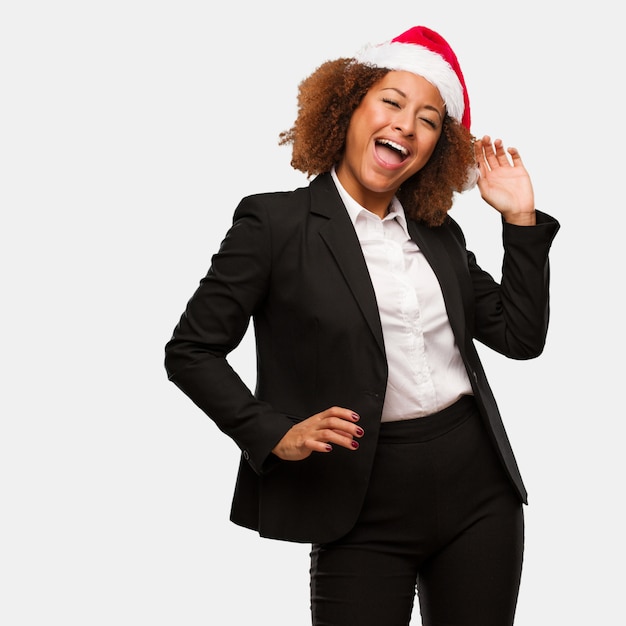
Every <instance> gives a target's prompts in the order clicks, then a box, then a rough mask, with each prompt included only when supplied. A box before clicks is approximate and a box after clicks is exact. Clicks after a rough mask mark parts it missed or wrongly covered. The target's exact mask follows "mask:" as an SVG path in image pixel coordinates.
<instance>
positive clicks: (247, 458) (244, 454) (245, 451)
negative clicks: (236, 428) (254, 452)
mask: <svg viewBox="0 0 626 626" xmlns="http://www.w3.org/2000/svg"><path fill="white" fill-rule="evenodd" d="M243 458H244V459H245V460H246V461H249V460H250V454H249V453H248V451H247V450H244V451H243Z"/></svg>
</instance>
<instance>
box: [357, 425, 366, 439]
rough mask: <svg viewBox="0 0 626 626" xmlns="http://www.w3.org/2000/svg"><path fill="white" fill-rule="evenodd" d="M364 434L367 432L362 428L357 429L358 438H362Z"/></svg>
mask: <svg viewBox="0 0 626 626" xmlns="http://www.w3.org/2000/svg"><path fill="white" fill-rule="evenodd" d="M364 432H365V431H364V430H363V429H362V428H361V427H360V426H358V427H357V429H356V435H357V437H362V436H363V433H364Z"/></svg>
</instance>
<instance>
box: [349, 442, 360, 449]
mask: <svg viewBox="0 0 626 626" xmlns="http://www.w3.org/2000/svg"><path fill="white" fill-rule="evenodd" d="M350 445H351V446H352V447H353V448H354V449H355V450H356V449H357V448H358V447H359V442H358V441H351V442H350Z"/></svg>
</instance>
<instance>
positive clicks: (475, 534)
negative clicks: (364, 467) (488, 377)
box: [311, 396, 524, 626]
mask: <svg viewBox="0 0 626 626" xmlns="http://www.w3.org/2000/svg"><path fill="white" fill-rule="evenodd" d="M366 436H367V435H366ZM523 547H524V521H523V511H522V504H521V502H520V500H519V498H518V497H517V495H516V494H515V492H514V490H513V487H512V485H511V484H510V482H509V480H508V478H507V477H506V475H505V474H504V470H503V468H502V465H501V463H500V461H499V459H498V458H497V456H496V452H495V448H494V446H493V444H492V443H491V442H490V441H489V439H488V435H487V432H486V430H485V428H484V426H483V424H482V421H481V417H480V415H479V414H478V411H477V409H476V405H475V402H474V399H473V398H472V397H469V396H467V397H464V398H462V399H461V400H459V401H458V402H457V403H456V404H454V405H452V406H451V407H449V408H447V409H444V410H443V411H441V412H440V413H437V414H436V415H432V416H429V417H424V418H419V419H414V420H408V421H402V422H392V423H384V424H382V428H381V434H380V440H379V445H378V451H377V456H376V460H375V463H374V469H373V473H372V477H371V483H370V488H369V491H368V495H367V498H366V502H365V504H364V507H363V510H362V512H361V515H360V518H359V520H358V523H357V524H356V526H355V527H354V528H353V529H352V530H351V531H350V532H349V533H348V534H347V535H346V536H344V537H342V538H341V539H340V540H338V541H335V542H332V543H329V544H315V545H313V546H312V550H311V614H312V623H313V625H314V626H407V625H408V624H409V622H410V619H411V614H412V612H413V604H414V598H415V593H416V589H417V593H418V597H419V609H420V613H421V617H422V624H423V625H424V626H510V625H511V624H513V619H514V614H515V607H516V604H517V596H518V590H519V583H520V577H521V570H522V554H523ZM414 623H415V622H414Z"/></svg>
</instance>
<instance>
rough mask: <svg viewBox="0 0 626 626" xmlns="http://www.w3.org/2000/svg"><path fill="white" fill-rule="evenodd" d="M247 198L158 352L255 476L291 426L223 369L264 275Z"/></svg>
mask: <svg viewBox="0 0 626 626" xmlns="http://www.w3.org/2000/svg"><path fill="white" fill-rule="evenodd" d="M255 198H256V197H254V196H252V197H249V198H245V199H244V200H242V201H241V203H240V205H239V206H238V207H237V209H236V211H235V214H234V218H233V224H232V226H231V228H230V229H229V231H228V233H227V234H226V236H225V238H224V240H223V241H222V244H221V246H220V249H219V251H218V252H217V253H216V254H215V255H214V256H213V258H212V263H211V267H210V269H209V271H208V273H207V274H206V276H205V277H204V278H203V279H202V280H201V281H200V284H199V287H198V288H197V290H196V292H195V293H194V294H193V296H192V297H191V299H190V300H189V302H188V303H187V306H186V308H185V311H184V312H183V314H182V316H181V318H180V321H179V322H178V324H177V326H176V327H175V329H174V332H173V336H172V338H171V339H170V341H169V342H168V343H167V344H166V346H165V369H166V371H167V375H168V378H169V380H170V381H172V382H173V383H174V384H175V385H176V386H177V387H179V388H180V389H181V390H182V391H183V392H184V393H185V394H186V395H187V396H188V397H189V398H190V399H191V400H192V401H193V402H194V403H195V404H196V405H197V406H198V407H199V408H200V409H202V410H203V411H204V412H205V413H206V414H207V415H208V416H209V417H210V418H211V419H212V420H213V421H214V422H215V423H216V425H217V426H218V428H219V429H220V430H222V431H223V432H224V433H226V434H227V435H228V436H229V437H231V438H232V439H233V440H234V441H235V442H236V443H237V445H238V446H239V447H240V449H241V451H242V454H243V457H244V458H245V459H246V460H247V461H248V462H249V463H250V465H251V466H252V468H253V469H254V470H255V471H256V472H257V473H262V472H263V471H264V469H266V467H269V466H271V463H266V462H267V461H268V459H269V458H270V454H271V450H272V448H273V447H274V446H275V445H276V443H278V441H279V440H280V439H281V438H282V436H283V435H284V434H285V433H286V432H287V430H289V428H290V427H291V426H292V424H293V422H292V421H290V420H289V418H288V417H287V416H285V415H283V414H280V413H278V412H276V411H275V410H274V409H273V408H272V407H271V406H270V405H268V404H267V403H265V402H262V401H260V400H258V399H257V398H256V397H255V396H254V394H253V393H252V392H251V391H250V390H249V389H248V387H247V386H246V385H245V383H244V382H243V381H242V379H241V378H240V376H239V375H238V374H237V373H236V372H235V371H234V370H233V368H232V367H231V366H230V364H229V363H228V361H227V358H226V357H227V355H228V354H229V353H230V352H231V351H232V350H233V349H234V348H236V347H237V345H238V344H239V343H240V342H241V340H242V338H243V336H244V334H245V332H246V330H247V328H248V325H249V323H250V319H251V316H252V315H253V314H254V312H255V310H256V309H257V307H260V306H262V303H263V299H264V296H265V293H266V290H267V288H268V283H269V279H270V273H271V245H272V242H271V237H270V230H271V229H270V227H269V220H268V218H267V211H266V210H264V207H263V203H262V202H261V201H260V200H258V199H255ZM272 459H273V457H272Z"/></svg>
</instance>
